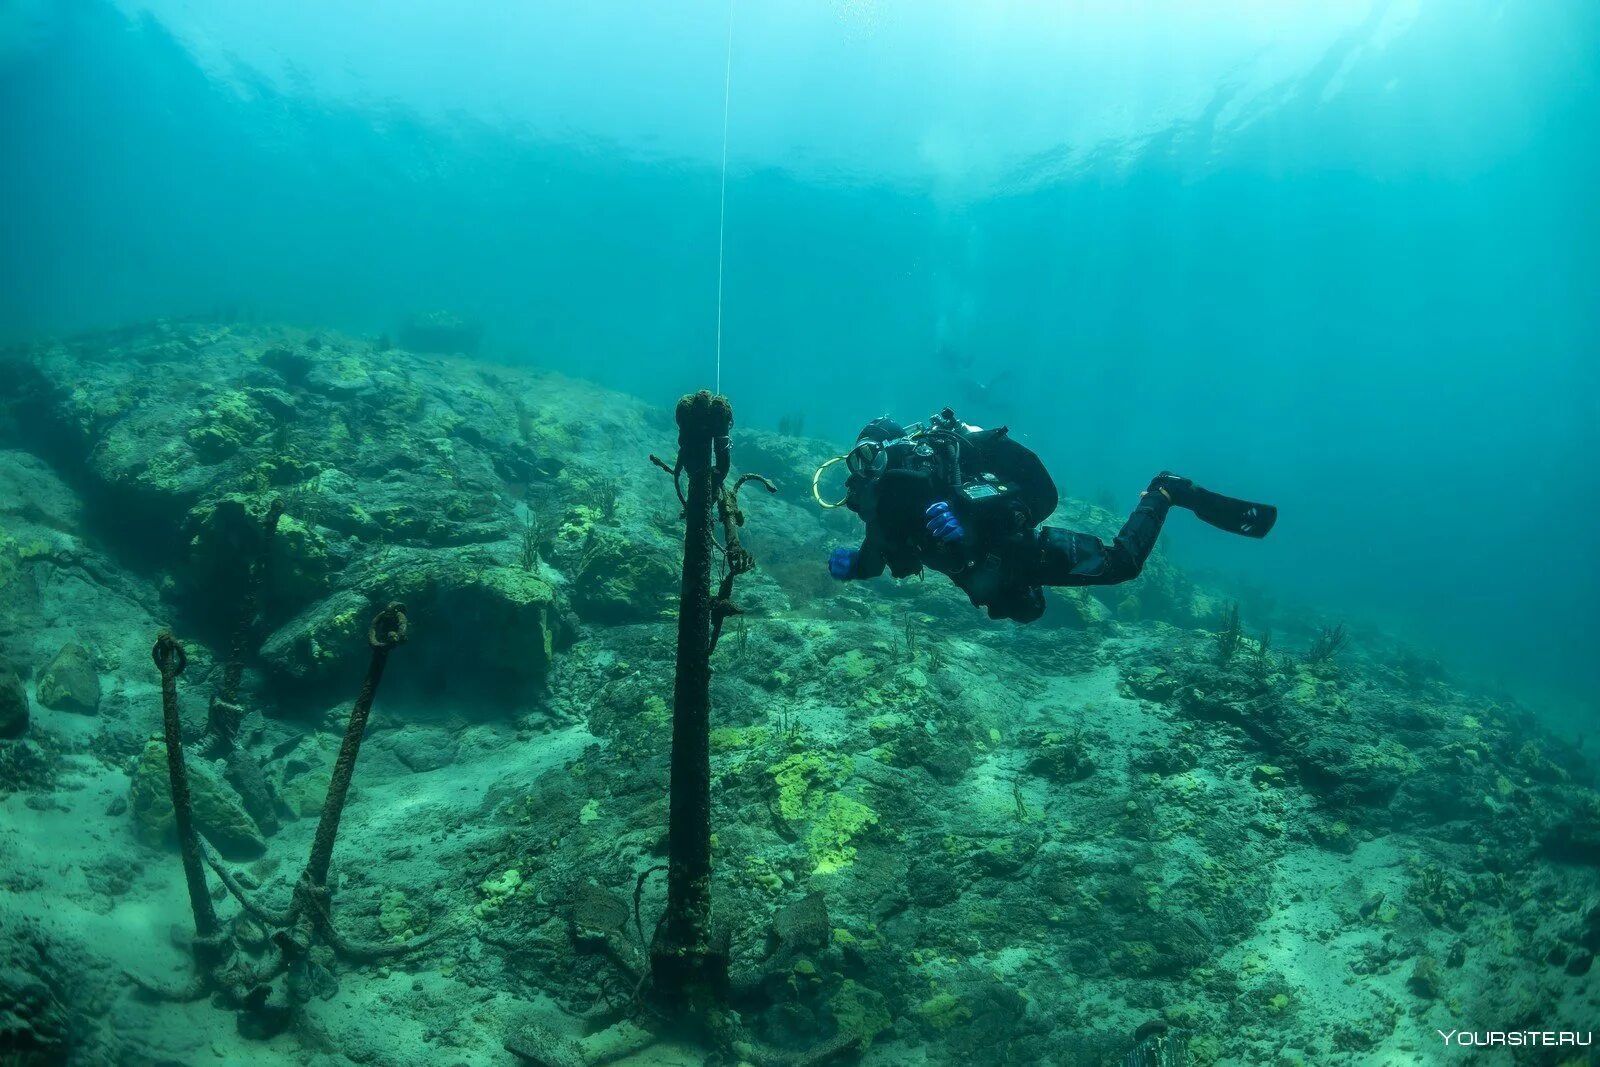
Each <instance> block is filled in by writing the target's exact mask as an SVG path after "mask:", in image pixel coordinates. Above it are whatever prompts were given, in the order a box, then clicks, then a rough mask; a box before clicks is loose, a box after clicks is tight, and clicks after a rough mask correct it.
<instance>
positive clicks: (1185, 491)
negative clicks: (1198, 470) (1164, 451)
mask: <svg viewBox="0 0 1600 1067" xmlns="http://www.w3.org/2000/svg"><path fill="white" fill-rule="evenodd" d="M1156 492H1159V493H1162V494H1164V495H1165V496H1166V498H1167V499H1168V500H1170V501H1172V506H1173V507H1179V508H1192V507H1194V495H1195V484H1194V483H1193V482H1191V481H1190V480H1189V479H1187V478H1180V477H1178V476H1177V475H1176V474H1173V473H1172V472H1171V471H1162V472H1161V473H1160V474H1158V475H1156V476H1155V477H1154V478H1152V479H1150V487H1149V488H1148V489H1146V490H1145V494H1146V495H1148V494H1150V493H1156Z"/></svg>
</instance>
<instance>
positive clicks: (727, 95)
mask: <svg viewBox="0 0 1600 1067" xmlns="http://www.w3.org/2000/svg"><path fill="white" fill-rule="evenodd" d="M732 89H733V0H728V58H727V67H726V69H724V71H723V73H722V190H721V194H720V203H719V205H718V209H717V392H719V393H720V392H722V264H723V256H724V253H723V249H724V247H725V244H726V235H727V232H728V101H729V100H730V99H731V97H732Z"/></svg>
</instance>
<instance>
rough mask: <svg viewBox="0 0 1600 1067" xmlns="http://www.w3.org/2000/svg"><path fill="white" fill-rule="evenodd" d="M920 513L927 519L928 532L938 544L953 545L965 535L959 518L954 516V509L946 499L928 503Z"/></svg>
mask: <svg viewBox="0 0 1600 1067" xmlns="http://www.w3.org/2000/svg"><path fill="white" fill-rule="evenodd" d="M922 515H923V517H924V518H926V519H927V520H928V532H929V533H931V534H933V539H934V540H935V541H938V542H939V543H940V544H945V545H953V544H955V543H956V542H958V541H960V540H961V539H962V538H963V537H966V536H967V531H966V530H965V529H963V528H962V525H961V520H960V519H958V518H956V513H955V509H954V508H952V507H951V506H950V502H949V501H948V500H941V501H939V502H938V503H937V504H929V505H928V510H927V511H924V512H923V513H922Z"/></svg>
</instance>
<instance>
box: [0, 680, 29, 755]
mask: <svg viewBox="0 0 1600 1067" xmlns="http://www.w3.org/2000/svg"><path fill="white" fill-rule="evenodd" d="M27 732H28V689H27V687H26V686H24V685H23V684H22V679H21V678H18V677H17V676H16V674H15V673H13V672H11V671H8V670H6V671H0V739H4V740H12V739H14V738H18V737H21V736H22V735H23V734H26V733H27Z"/></svg>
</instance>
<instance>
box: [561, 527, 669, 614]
mask: <svg viewBox="0 0 1600 1067" xmlns="http://www.w3.org/2000/svg"><path fill="white" fill-rule="evenodd" d="M677 587H678V571H677V569H676V568H675V567H674V566H673V563H672V559H671V557H670V556H669V555H668V554H667V553H665V552H663V551H659V550H657V549H654V548H652V547H651V546H649V545H646V544H641V543H639V542H637V541H635V540H633V539H631V538H629V537H627V536H626V535H624V534H623V533H622V532H621V531H620V530H612V529H606V528H603V527H598V526H597V527H593V528H591V529H590V531H589V538H588V541H587V542H586V543H585V545H584V549H583V555H582V557H581V558H580V560H579V562H578V574H577V579H576V581H575V582H574V584H573V590H572V606H573V608H574V609H575V610H576V611H577V613H578V617H579V618H581V619H583V620H584V621H585V622H593V623H602V624H606V625H616V624H619V623H628V622H646V621H649V620H650V619H657V618H660V617H661V615H662V612H663V611H664V610H665V609H666V608H667V606H668V605H669V604H670V603H671V600H672V597H673V596H674V595H676V593H677Z"/></svg>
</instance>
